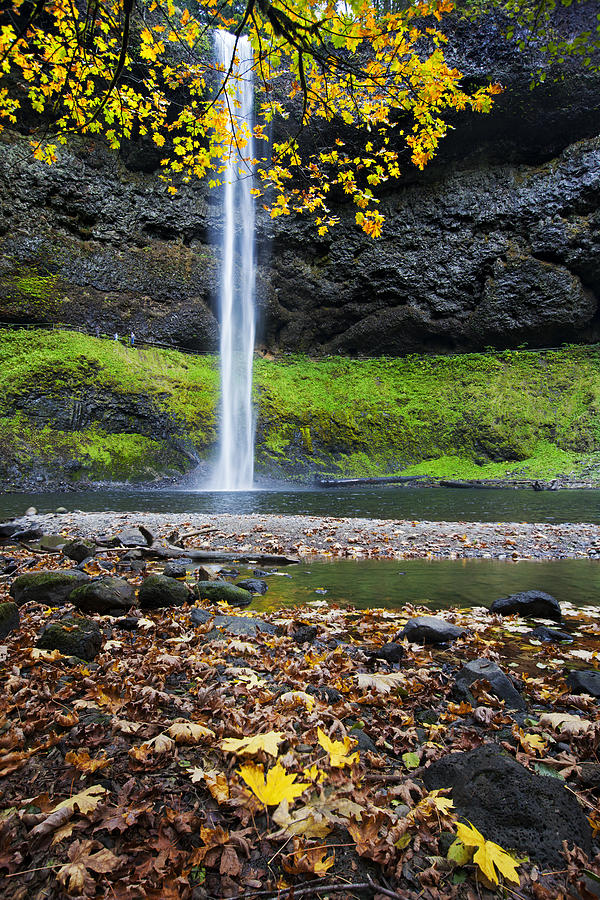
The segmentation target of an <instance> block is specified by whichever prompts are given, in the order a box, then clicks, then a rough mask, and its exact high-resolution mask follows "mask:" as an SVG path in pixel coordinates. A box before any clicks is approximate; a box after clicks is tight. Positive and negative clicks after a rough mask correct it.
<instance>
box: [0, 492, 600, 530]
mask: <svg viewBox="0 0 600 900" xmlns="http://www.w3.org/2000/svg"><path fill="white" fill-rule="evenodd" d="M32 505H33V506H35V507H36V508H37V509H38V510H39V511H40V512H52V511H53V510H55V509H56V508H57V507H58V506H65V507H66V508H67V509H69V510H74V509H80V510H84V511H87V512H99V511H108V510H115V511H117V512H160V513H173V514H176V513H179V514H188V513H189V514H194V513H199V514H203V513H204V514H209V513H237V514H247V513H263V514H267V513H275V514H278V515H311V516H343V517H345V516H351V517H359V518H377V519H417V520H420V521H453V522H456V521H459V522H460V521H463V522H556V523H560V522H591V523H600V491H541V492H536V491H533V490H511V489H505V488H498V489H497V488H487V489H478V488H467V489H463V488H418V487H403V486H398V485H382V486H377V485H365V486H360V487H351V488H339V487H338V488H320V489H314V488H306V489H303V488H301V487H289V486H288V487H285V488H284V489H278V490H267V489H264V490H255V491H240V492H234V493H227V492H211V491H205V492H201V491H189V490H173V489H168V490H135V489H134V488H131V487H129V488H127V489H125V488H116V487H112V488H107V489H105V490H98V491H87V492H81V493H47V494H45V493H40V494H35V493H29V494H4V495H3V496H1V497H0V518H7V517H9V516H15V515H21V514H22V513H24V512H25V510H26V509H27V507H29V506H32Z"/></svg>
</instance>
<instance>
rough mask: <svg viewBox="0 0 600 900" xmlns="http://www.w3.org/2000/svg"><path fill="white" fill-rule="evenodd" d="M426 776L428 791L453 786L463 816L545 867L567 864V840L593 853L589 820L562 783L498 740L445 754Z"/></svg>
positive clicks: (508, 848) (503, 844)
mask: <svg viewBox="0 0 600 900" xmlns="http://www.w3.org/2000/svg"><path fill="white" fill-rule="evenodd" d="M422 778H423V781H424V782H425V785H426V787H427V789H428V790H430V791H431V790H436V789H438V788H451V789H452V793H451V796H452V800H453V801H454V804H455V806H456V809H457V811H458V813H459V815H460V816H461V817H462V818H464V819H467V820H468V821H469V822H471V823H472V824H473V825H474V826H475V827H476V828H478V829H479V830H480V831H481V833H482V834H483V836H484V837H486V838H488V839H489V840H493V841H496V843H498V844H500V846H501V847H504V848H505V849H507V850H510V849H514V850H517V851H518V852H520V853H527V854H529V855H530V856H531V858H532V859H534V860H535V861H536V862H538V863H541V864H542V865H543V866H544V867H548V868H558V867H562V866H563V865H564V857H563V856H562V853H561V850H562V842H563V841H567V843H568V844H569V846H572V845H573V844H575V845H576V846H578V847H581V848H582V849H583V850H584V851H585V852H586V853H587V854H589V853H590V851H591V829H590V826H589V823H588V820H587V818H586V816H585V814H584V812H583V810H582V809H581V807H580V806H579V804H578V802H577V800H576V798H575V797H574V796H573V795H572V794H571V793H569V792H568V791H567V790H566V789H565V787H564V786H563V783H562V782H561V781H559V780H558V779H556V778H546V777H543V776H540V775H533V774H532V773H531V772H529V771H528V770H527V769H525V768H524V767H523V766H521V765H520V764H519V763H518V762H516V760H514V759H513V758H512V757H510V756H508V755H506V754H504V753H503V752H502V751H501V750H500V748H499V747H498V746H497V745H495V744H486V745H484V746H483V747H478V748H477V749H476V750H470V751H469V752H468V753H452V754H449V755H448V756H444V757H443V758H442V759H440V760H438V761H437V762H435V763H432V765H431V766H429V768H427V769H425V771H424V772H423V775H422Z"/></svg>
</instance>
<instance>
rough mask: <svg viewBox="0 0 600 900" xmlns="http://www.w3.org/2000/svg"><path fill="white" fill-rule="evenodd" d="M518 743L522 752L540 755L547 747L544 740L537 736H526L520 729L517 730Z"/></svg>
mask: <svg viewBox="0 0 600 900" xmlns="http://www.w3.org/2000/svg"><path fill="white" fill-rule="evenodd" d="M519 743H520V744H521V746H522V747H523V749H524V750H528V751H529V752H533V753H540V754H542V753H543V752H544V750H545V749H546V747H547V746H548V744H547V743H546V741H545V740H544V738H543V737H540V735H539V734H529V733H527V734H526V733H525V732H524V731H523V730H522V729H521V728H520V729H519Z"/></svg>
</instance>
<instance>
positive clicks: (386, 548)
mask: <svg viewBox="0 0 600 900" xmlns="http://www.w3.org/2000/svg"><path fill="white" fill-rule="evenodd" d="M20 521H22V522H23V525H24V527H37V528H39V529H41V531H43V532H44V533H45V534H50V533H57V532H60V533H61V534H66V535H69V536H78V537H97V536H98V535H104V536H108V537H110V536H118V535H119V534H120V533H122V532H123V531H126V530H129V529H131V528H138V527H139V526H143V527H144V528H146V529H147V530H148V531H149V532H150V533H151V535H152V536H153V538H154V540H155V541H156V542H157V543H160V542H161V541H162V540H164V539H165V538H167V537H168V536H169V535H172V533H173V532H174V531H176V532H178V533H179V534H182V535H185V534H189V535H190V537H189V538H187V539H186V540H185V547H186V548H191V549H200V550H202V549H206V550H208V549H210V550H211V551H223V552H233V553H239V554H242V555H245V556H247V557H252V555H253V554H254V555H258V554H266V553H276V554H284V555H285V554H289V555H296V556H299V557H309V556H312V555H318V556H319V555H320V556H328V557H347V558H354V559H361V558H380V559H428V558H432V559H473V558H475V559H477V558H480V559H594V558H596V557H598V558H600V527H599V526H598V525H590V524H560V525H549V524H546V523H537V524H529V523H522V522H508V523H506V522H505V523H491V522H417V521H412V520H410V521H406V520H405V521H397V520H390V519H361V518H335V517H322V516H319V517H317V516H280V515H205V514H201V515H190V514H180V515H172V514H167V513H144V514H140V513H109V512H107V513H82V512H69V513H47V514H44V515H36V516H28V517H26V518H23V519H22V520H20Z"/></svg>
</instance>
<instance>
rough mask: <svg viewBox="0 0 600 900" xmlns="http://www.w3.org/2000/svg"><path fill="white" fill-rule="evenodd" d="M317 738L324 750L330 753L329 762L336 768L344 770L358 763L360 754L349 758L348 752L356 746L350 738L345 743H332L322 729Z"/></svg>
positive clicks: (319, 730)
mask: <svg viewBox="0 0 600 900" xmlns="http://www.w3.org/2000/svg"><path fill="white" fill-rule="evenodd" d="M317 736H318V739H319V744H320V745H321V747H322V748H323V750H326V751H327V753H329V762H330V763H331V765H332V766H334V768H336V769H343V768H344V766H351V765H352V764H353V763H355V762H358V760H359V753H358V752H356V753H352V754H351V755H350V756H348V751H349V750H350V749H351V748H352V747H355V746H356V741H354V740H352V739H351V738H349V737H348V736H346V737H345V738H344V740H343V741H332V740H331V738H329V737H327V735H326V734H325V732H324V731H323V730H322V729H321V728H319V729H318V730H317Z"/></svg>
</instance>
